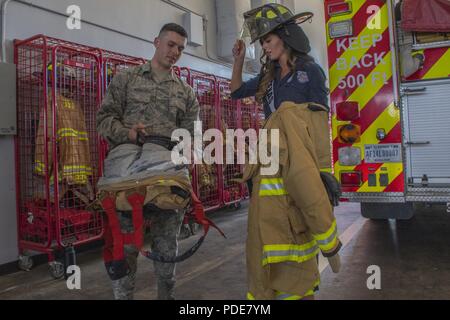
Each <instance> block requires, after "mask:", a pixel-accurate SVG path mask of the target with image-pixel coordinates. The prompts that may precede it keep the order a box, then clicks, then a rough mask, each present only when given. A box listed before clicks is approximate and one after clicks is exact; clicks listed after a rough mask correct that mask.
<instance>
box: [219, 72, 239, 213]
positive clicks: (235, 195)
mask: <svg viewBox="0 0 450 320" xmlns="http://www.w3.org/2000/svg"><path fill="white" fill-rule="evenodd" d="M217 87H218V93H219V108H220V129H221V131H222V135H223V137H224V151H223V154H224V155H226V156H225V157H224V160H225V161H224V164H223V166H222V175H223V179H222V181H223V185H222V188H223V202H224V204H225V205H230V204H234V203H237V202H240V201H241V200H242V197H243V186H242V184H240V183H237V182H234V181H232V179H235V178H236V177H237V176H238V175H239V174H241V173H242V170H243V165H242V164H239V163H238V157H237V152H238V150H237V148H238V143H237V138H236V137H235V135H234V133H235V130H237V129H240V128H241V123H240V110H239V107H240V106H239V103H238V101H237V100H232V99H231V88H230V81H229V80H228V79H219V80H218V81H217ZM228 129H231V130H233V131H232V132H233V138H231V135H230V136H229V137H228V135H227V130H228ZM241 152H242V150H241ZM230 160H232V163H229V162H230Z"/></svg>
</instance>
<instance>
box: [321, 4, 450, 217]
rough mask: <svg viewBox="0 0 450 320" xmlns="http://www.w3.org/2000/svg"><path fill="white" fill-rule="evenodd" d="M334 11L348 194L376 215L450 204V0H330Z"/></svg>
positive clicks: (335, 90) (328, 7)
mask: <svg viewBox="0 0 450 320" xmlns="http://www.w3.org/2000/svg"><path fill="white" fill-rule="evenodd" d="M325 17H326V33H327V46H328V64H329V65H328V67H329V80H330V97H331V98H330V106H331V109H332V119H331V124H332V139H333V163H334V166H333V170H334V174H335V176H336V178H337V179H338V180H339V181H340V183H341V185H342V189H343V199H346V200H349V201H356V202H361V212H362V215H363V216H364V217H367V218H372V219H388V218H395V219H408V218H410V217H411V216H412V215H413V203H414V202H427V203H431V202H435V203H439V202H440V203H447V204H450V1H447V0H427V1H420V0H403V1H400V3H399V1H394V0H325ZM447 206H448V207H449V205H447Z"/></svg>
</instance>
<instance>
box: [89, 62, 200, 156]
mask: <svg viewBox="0 0 450 320" xmlns="http://www.w3.org/2000/svg"><path fill="white" fill-rule="evenodd" d="M198 115H199V104H198V101H197V99H196V97H195V94H194V91H193V89H192V88H191V87H190V86H189V85H188V84H186V83H185V82H183V81H182V80H181V79H179V78H178V77H176V76H175V75H174V74H173V73H168V74H167V75H160V74H156V73H155V71H153V70H152V67H151V62H150V61H149V62H148V63H146V64H144V65H140V66H136V67H132V68H130V69H127V70H125V71H124V72H120V73H118V74H117V75H116V76H115V77H114V78H113V80H112V82H111V84H110V85H109V87H108V91H107V94H106V96H105V98H104V100H103V103H102V106H101V109H100V110H99V112H98V114H97V130H98V133H99V134H100V135H101V136H103V137H104V138H105V139H107V141H108V142H109V144H110V146H111V147H112V148H113V147H115V146H117V145H119V144H123V143H132V142H131V141H129V139H128V132H129V130H130V129H131V127H132V126H133V125H135V124H138V122H141V123H143V124H144V125H145V126H146V129H145V131H146V133H147V134H154V135H162V136H166V137H169V138H170V137H171V135H172V131H173V130H175V129H178V128H184V129H187V130H188V131H189V132H190V133H191V135H193V132H194V121H196V120H198Z"/></svg>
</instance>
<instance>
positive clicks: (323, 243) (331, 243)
mask: <svg viewBox="0 0 450 320" xmlns="http://www.w3.org/2000/svg"><path fill="white" fill-rule="evenodd" d="M313 237H314V239H315V240H316V241H317V244H318V245H319V248H320V250H322V251H329V250H331V249H333V248H334V247H335V246H336V242H337V226H336V219H335V220H334V221H333V223H332V224H331V227H330V229H328V230H327V232H324V233H320V234H313Z"/></svg>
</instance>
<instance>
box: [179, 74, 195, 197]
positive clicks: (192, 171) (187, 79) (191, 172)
mask: <svg viewBox="0 0 450 320" xmlns="http://www.w3.org/2000/svg"><path fill="white" fill-rule="evenodd" d="M173 71H174V73H175V74H176V75H177V76H178V77H179V78H180V79H181V80H183V81H184V82H186V83H187V84H189V85H192V84H191V82H190V81H191V71H190V69H188V68H184V67H183V68H180V67H177V66H175V67H174V68H173ZM189 178H190V179H191V184H192V189H193V190H194V193H195V194H196V195H197V196H198V197H200V194H199V192H198V188H197V166H191V169H190V170H189Z"/></svg>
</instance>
